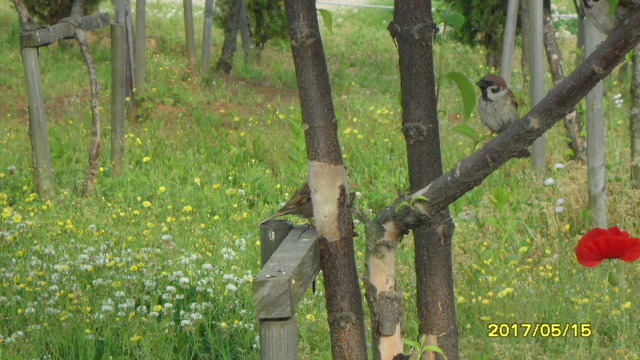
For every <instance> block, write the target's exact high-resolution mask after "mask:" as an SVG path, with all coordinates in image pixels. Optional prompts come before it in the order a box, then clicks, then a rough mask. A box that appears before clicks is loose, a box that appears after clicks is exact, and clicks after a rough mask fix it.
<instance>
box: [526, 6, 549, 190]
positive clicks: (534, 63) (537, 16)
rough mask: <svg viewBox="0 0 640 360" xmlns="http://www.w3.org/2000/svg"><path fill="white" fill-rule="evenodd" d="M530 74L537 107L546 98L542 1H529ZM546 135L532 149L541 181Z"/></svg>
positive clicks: (543, 168)
mask: <svg viewBox="0 0 640 360" xmlns="http://www.w3.org/2000/svg"><path fill="white" fill-rule="evenodd" d="M529 29H530V31H529V41H530V44H529V45H530V49H529V55H530V58H529V66H530V70H529V74H530V75H531V82H530V83H529V84H530V88H529V89H530V90H529V91H530V93H529V104H530V107H533V106H535V105H536V104H538V102H540V100H542V98H543V97H544V60H543V56H544V55H543V52H544V46H543V42H542V33H543V32H544V31H543V26H542V1H541V0H529ZM545 140H546V139H545V136H544V134H543V135H542V136H540V137H539V138H537V139H536V141H534V142H533V146H532V147H531V165H532V167H533V169H534V170H535V171H536V174H537V175H538V177H539V178H540V179H541V178H542V176H543V174H544V170H545V166H546V163H547V157H546V147H547V144H546V141H545Z"/></svg>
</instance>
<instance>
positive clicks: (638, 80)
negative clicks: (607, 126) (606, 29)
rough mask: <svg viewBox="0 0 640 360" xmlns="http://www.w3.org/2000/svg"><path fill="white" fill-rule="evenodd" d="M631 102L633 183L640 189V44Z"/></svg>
mask: <svg viewBox="0 0 640 360" xmlns="http://www.w3.org/2000/svg"><path fill="white" fill-rule="evenodd" d="M631 102H632V105H631V106H632V107H631V131H630V132H631V181H632V183H633V187H634V188H636V189H640V44H638V45H636V47H635V48H634V49H633V77H632V80H631Z"/></svg>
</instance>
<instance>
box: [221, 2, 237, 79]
mask: <svg viewBox="0 0 640 360" xmlns="http://www.w3.org/2000/svg"><path fill="white" fill-rule="evenodd" d="M229 4H230V6H229V14H227V21H226V23H225V27H224V42H223V43H222V55H220V59H218V63H217V64H216V69H217V70H218V71H222V72H224V73H225V74H231V69H233V54H235V52H236V49H237V41H238V28H239V22H238V19H239V16H238V14H239V13H240V9H241V6H242V1H240V0H230V1H229Z"/></svg>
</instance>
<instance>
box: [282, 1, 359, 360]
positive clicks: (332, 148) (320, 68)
mask: <svg viewBox="0 0 640 360" xmlns="http://www.w3.org/2000/svg"><path fill="white" fill-rule="evenodd" d="M285 11H286V14H287V22H288V29H289V36H290V38H291V39H290V41H291V52H292V55H293V62H294V66H295V71H296V78H297V81H298V89H299V90H298V91H299V95H300V109H301V112H302V127H303V129H304V133H305V142H306V146H307V157H308V159H309V164H308V167H309V177H308V182H309V187H310V190H311V200H312V203H313V211H314V218H315V223H316V229H317V232H318V244H319V249H320V267H321V269H322V274H323V276H324V279H325V281H324V285H325V299H326V306H327V316H328V322H329V331H330V335H331V354H332V358H333V359H345V360H346V359H355V360H357V359H362V360H364V359H366V358H367V348H366V341H365V331H364V313H363V310H362V295H361V293H360V287H359V279H358V273H357V270H356V263H355V256H354V248H353V220H352V217H351V209H350V207H351V202H350V201H349V195H348V194H349V193H348V189H347V179H346V171H345V168H344V165H343V163H342V155H341V153H340V144H339V142H338V135H337V121H336V117H335V112H334V109H333V103H332V100H331V87H330V85H329V74H328V72H327V63H326V60H325V56H324V50H323V47H322V40H321V38H320V30H319V27H318V17H317V14H316V6H315V1H313V0H286V1H285Z"/></svg>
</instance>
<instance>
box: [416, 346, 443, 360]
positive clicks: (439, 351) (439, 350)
mask: <svg viewBox="0 0 640 360" xmlns="http://www.w3.org/2000/svg"><path fill="white" fill-rule="evenodd" d="M425 351H432V352H434V353H438V354H440V355H442V357H443V358H444V360H447V355H445V354H444V352H442V349H440V348H439V347H438V346H437V345H427V346H425V347H423V348H422V353H423V354H424V353H425Z"/></svg>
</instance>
